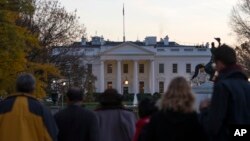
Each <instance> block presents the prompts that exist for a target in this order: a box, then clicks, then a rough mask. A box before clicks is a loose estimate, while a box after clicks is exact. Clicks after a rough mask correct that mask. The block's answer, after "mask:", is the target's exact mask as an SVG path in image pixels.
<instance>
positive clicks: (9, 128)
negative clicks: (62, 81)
mask: <svg viewBox="0 0 250 141" xmlns="http://www.w3.org/2000/svg"><path fill="white" fill-rule="evenodd" d="M35 85H36V81H35V78H34V77H33V76H32V75H31V74H27V73H23V74H21V75H20V76H19V77H18V78H17V81H16V90H17V93H15V94H12V95H10V96H8V97H7V98H6V99H5V100H3V101H1V102H0V107H1V108H0V141H56V140H57V139H56V138H57V127H56V123H55V121H54V118H53V116H52V115H51V113H50V112H49V110H48V109H47V108H45V107H44V106H43V105H42V104H41V103H40V102H39V101H38V100H37V99H36V98H35V97H34V95H33V94H34V90H35Z"/></svg>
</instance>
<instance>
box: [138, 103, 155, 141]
mask: <svg viewBox="0 0 250 141" xmlns="http://www.w3.org/2000/svg"><path fill="white" fill-rule="evenodd" d="M156 111H157V108H156V106H155V101H154V100H152V99H149V98H145V99H143V100H142V101H141V102H140V103H139V105H138V113H139V117H140V119H139V120H138V121H137V122H136V131H135V135H134V138H133V141H141V135H143V133H144V130H143V128H144V127H145V126H146V125H147V124H148V123H149V122H150V118H151V116H152V114H154V113H155V112H156Z"/></svg>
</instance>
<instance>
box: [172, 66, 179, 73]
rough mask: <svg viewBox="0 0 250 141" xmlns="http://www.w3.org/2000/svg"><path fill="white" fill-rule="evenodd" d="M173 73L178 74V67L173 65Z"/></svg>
mask: <svg viewBox="0 0 250 141" xmlns="http://www.w3.org/2000/svg"><path fill="white" fill-rule="evenodd" d="M173 73H178V65H177V64H173Z"/></svg>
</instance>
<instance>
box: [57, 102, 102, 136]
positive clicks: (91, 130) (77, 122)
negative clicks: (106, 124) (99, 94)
mask: <svg viewBox="0 0 250 141" xmlns="http://www.w3.org/2000/svg"><path fill="white" fill-rule="evenodd" d="M55 120H56V123H57V126H58V129H59V134H58V141H99V130H98V125H97V117H96V115H95V113H93V112H92V111H89V110H87V109H85V108H83V107H81V106H80V105H73V104H72V105H69V106H68V107H67V108H65V109H64V110H62V111H59V112H58V113H57V114H56V115H55Z"/></svg>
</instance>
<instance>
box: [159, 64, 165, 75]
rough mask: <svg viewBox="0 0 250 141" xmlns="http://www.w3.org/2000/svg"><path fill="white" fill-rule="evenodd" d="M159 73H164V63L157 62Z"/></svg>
mask: <svg viewBox="0 0 250 141" xmlns="http://www.w3.org/2000/svg"><path fill="white" fill-rule="evenodd" d="M159 73H164V64H159Z"/></svg>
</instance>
